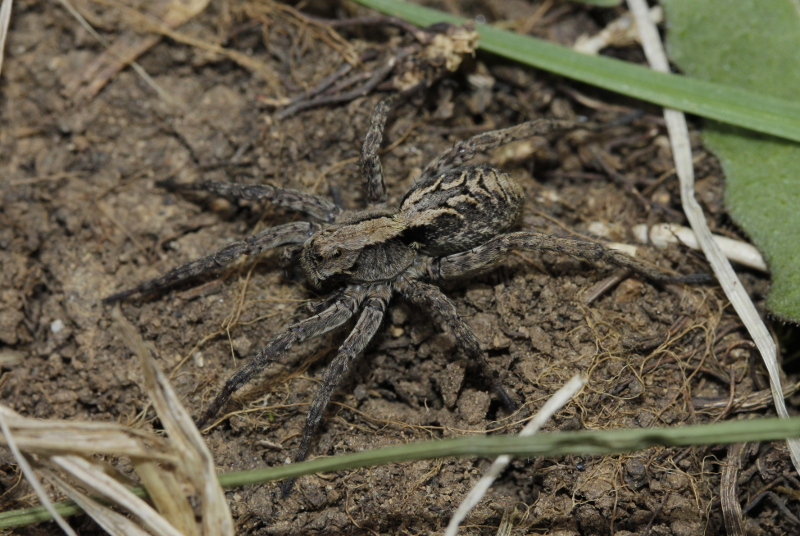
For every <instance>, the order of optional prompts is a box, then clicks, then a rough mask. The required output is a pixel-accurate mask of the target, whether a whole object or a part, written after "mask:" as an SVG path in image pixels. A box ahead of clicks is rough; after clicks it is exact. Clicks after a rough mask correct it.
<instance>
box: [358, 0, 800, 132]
mask: <svg viewBox="0 0 800 536" xmlns="http://www.w3.org/2000/svg"><path fill="white" fill-rule="evenodd" d="M355 1H356V2H358V3H360V4H363V5H364V6H367V7H370V8H373V9H375V10H378V11H381V12H383V13H386V14H389V15H394V16H396V17H400V18H402V19H405V20H407V21H409V22H411V23H413V24H417V25H419V26H427V25H429V24H433V23H436V22H451V23H455V24H460V23H463V22H465V19H463V18H460V17H456V16H453V15H450V14H447V13H444V12H441V11H437V10H435V9H430V8H426V7H422V6H418V5H415V4H411V3H408V2H402V1H399V0H355ZM477 30H478V32H479V33H480V36H481V39H480V42H479V46H480V48H481V49H482V50H485V51H487V52H492V53H494V54H498V55H500V56H504V57H506V58H508V59H511V60H515V61H518V62H520V63H524V64H526V65H530V66H532V67H537V68H539V69H543V70H546V71H550V72H553V73H556V74H559V75H562V76H566V77H569V78H573V79H575V80H579V81H581V82H585V83H587V84H591V85H594V86H597V87H601V88H604V89H607V90H609V91H613V92H616V93H621V94H623V95H628V96H630V97H634V98H637V99H641V100H644V101H647V102H652V103H654V104H659V105H661V106H666V107H669V108H674V109H676V110H682V111H684V112H688V113H692V114H697V115H700V116H702V117H707V118H710V119H716V120H718V121H722V122H724V123H729V124H732V125H737V126H740V127H744V128H748V129H751V130H755V131H758V132H763V133H765V134H772V135H774V136H778V137H781V138H786V139H790V140H794V141H800V104H798V103H795V102H791V101H788V100H785V99H779V98H775V97H771V96H769V95H764V94H761V93H757V92H754V91H747V90H744V89H739V88H735V87H729V86H726V85H722V84H715V83H711V82H706V81H703V80H697V79H695V78H689V77H686V76H680V75H674V74H666V73H657V72H654V71H652V70H651V69H649V68H647V67H642V66H639V65H635V64H632V63H627V62H624V61H620V60H616V59H613V58H606V57H602V56H589V55H586V54H581V53H579V52H575V51H573V50H571V49H568V48H565V47H562V46H560V45H556V44H554V43H550V42H547V41H544V40H542V39H537V38H534V37H529V36H525V35H519V34H515V33H512V32H508V31H505V30H500V29H497V28H494V27H492V26H489V25H486V24H484V25H479V26H478V27H477Z"/></svg>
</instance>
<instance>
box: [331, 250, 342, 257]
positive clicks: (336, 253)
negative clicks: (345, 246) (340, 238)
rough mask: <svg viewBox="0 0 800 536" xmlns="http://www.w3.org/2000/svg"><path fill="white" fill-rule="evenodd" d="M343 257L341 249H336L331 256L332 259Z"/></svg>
mask: <svg viewBox="0 0 800 536" xmlns="http://www.w3.org/2000/svg"><path fill="white" fill-rule="evenodd" d="M341 256H342V250H341V249H334V250H333V253H332V254H331V257H333V258H334V259H336V258H338V257H341Z"/></svg>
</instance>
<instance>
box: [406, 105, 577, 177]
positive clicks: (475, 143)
mask: <svg viewBox="0 0 800 536" xmlns="http://www.w3.org/2000/svg"><path fill="white" fill-rule="evenodd" d="M574 128H591V125H589V124H588V123H580V122H577V121H567V120H559V119H536V120H534V121H527V122H525V123H522V124H519V125H516V126H513V127H509V128H504V129H501V130H490V131H489V132H482V133H481V134H477V135H475V136H472V137H471V138H469V139H466V140H463V141H459V142H457V143H456V144H455V145H453V147H451V148H450V149H447V150H446V151H444V152H443V153H441V154H440V155H439V156H437V157H436V158H435V159H434V160H432V161H431V162H430V163H429V164H428V165H427V166H425V169H424V170H422V174H421V175H420V178H419V180H420V181H423V180H425V179H427V178H429V177H432V176H435V175H438V174H440V173H442V172H443V171H445V170H447V169H449V168H452V167H455V166H460V165H461V164H463V163H464V162H466V161H468V160H471V159H472V157H474V156H475V154H476V153H479V152H482V151H488V150H489V149H494V148H495V147H500V146H501V145H505V144H507V143H511V142H512V141H517V140H521V139H525V138H531V137H533V136H543V135H545V134H549V133H550V132H553V131H555V130H569V129H574Z"/></svg>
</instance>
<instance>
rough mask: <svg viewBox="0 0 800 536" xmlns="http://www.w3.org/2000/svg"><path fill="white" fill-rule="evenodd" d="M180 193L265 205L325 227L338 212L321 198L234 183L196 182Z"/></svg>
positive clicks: (257, 185)
mask: <svg viewBox="0 0 800 536" xmlns="http://www.w3.org/2000/svg"><path fill="white" fill-rule="evenodd" d="M179 188H180V189H181V190H204V191H207V192H211V193H214V194H217V195H220V196H222V197H231V198H234V199H246V200H248V201H262V200H264V201H269V202H270V203H272V204H273V205H278V206H279V207H285V208H288V209H291V210H297V211H299V212H304V213H305V214H308V215H309V216H311V217H312V218H315V219H317V220H319V221H324V222H327V223H330V222H333V221H334V220H336V217H337V216H339V214H341V213H342V209H340V208H339V207H337V206H336V204H334V203H333V201H331V200H329V199H327V198H325V197H322V196H321V195H315V194H309V193H306V192H301V191H300V190H293V189H291V188H279V187H277V186H272V185H269V184H239V183H236V182H219V181H200V182H196V183H192V184H187V185H181V186H179Z"/></svg>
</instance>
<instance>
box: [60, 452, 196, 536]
mask: <svg viewBox="0 0 800 536" xmlns="http://www.w3.org/2000/svg"><path fill="white" fill-rule="evenodd" d="M50 461H51V462H53V464H54V465H56V466H57V467H59V468H60V469H61V470H63V471H64V472H66V473H67V474H69V475H71V476H73V477H74V478H76V479H77V480H79V481H80V482H81V483H82V484H83V485H84V486H86V487H88V488H90V489H91V490H92V491H94V492H95V493H97V494H99V495H102V496H103V497H105V498H106V499H108V500H109V501H111V502H113V503H114V504H117V505H119V506H120V507H122V508H124V509H125V510H127V511H128V512H130V513H131V514H133V515H134V516H136V518H137V519H138V520H139V521H140V522H141V523H142V525H144V526H145V527H146V528H147V530H149V531H150V532H151V533H152V534H156V535H158V536H184V535H183V534H182V533H181V532H180V531H178V530H177V529H176V528H175V527H173V526H172V525H171V524H170V523H169V521H167V520H166V519H164V518H163V517H161V516H160V515H159V514H158V512H156V511H155V510H154V509H153V507H152V506H150V505H149V504H147V503H146V502H145V501H144V500H143V499H140V498H139V497H137V496H136V495H134V494H133V493H131V491H130V490H129V489H128V488H127V487H126V486H124V485H123V484H121V483H119V482H118V481H117V480H116V479H115V478H113V477H111V476H110V475H108V474H106V473H105V472H104V471H103V470H102V468H101V467H100V466H98V465H96V464H93V463H92V462H90V461H88V460H86V459H84V458H81V457H80V456H53V457H52V458H51V459H50Z"/></svg>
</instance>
